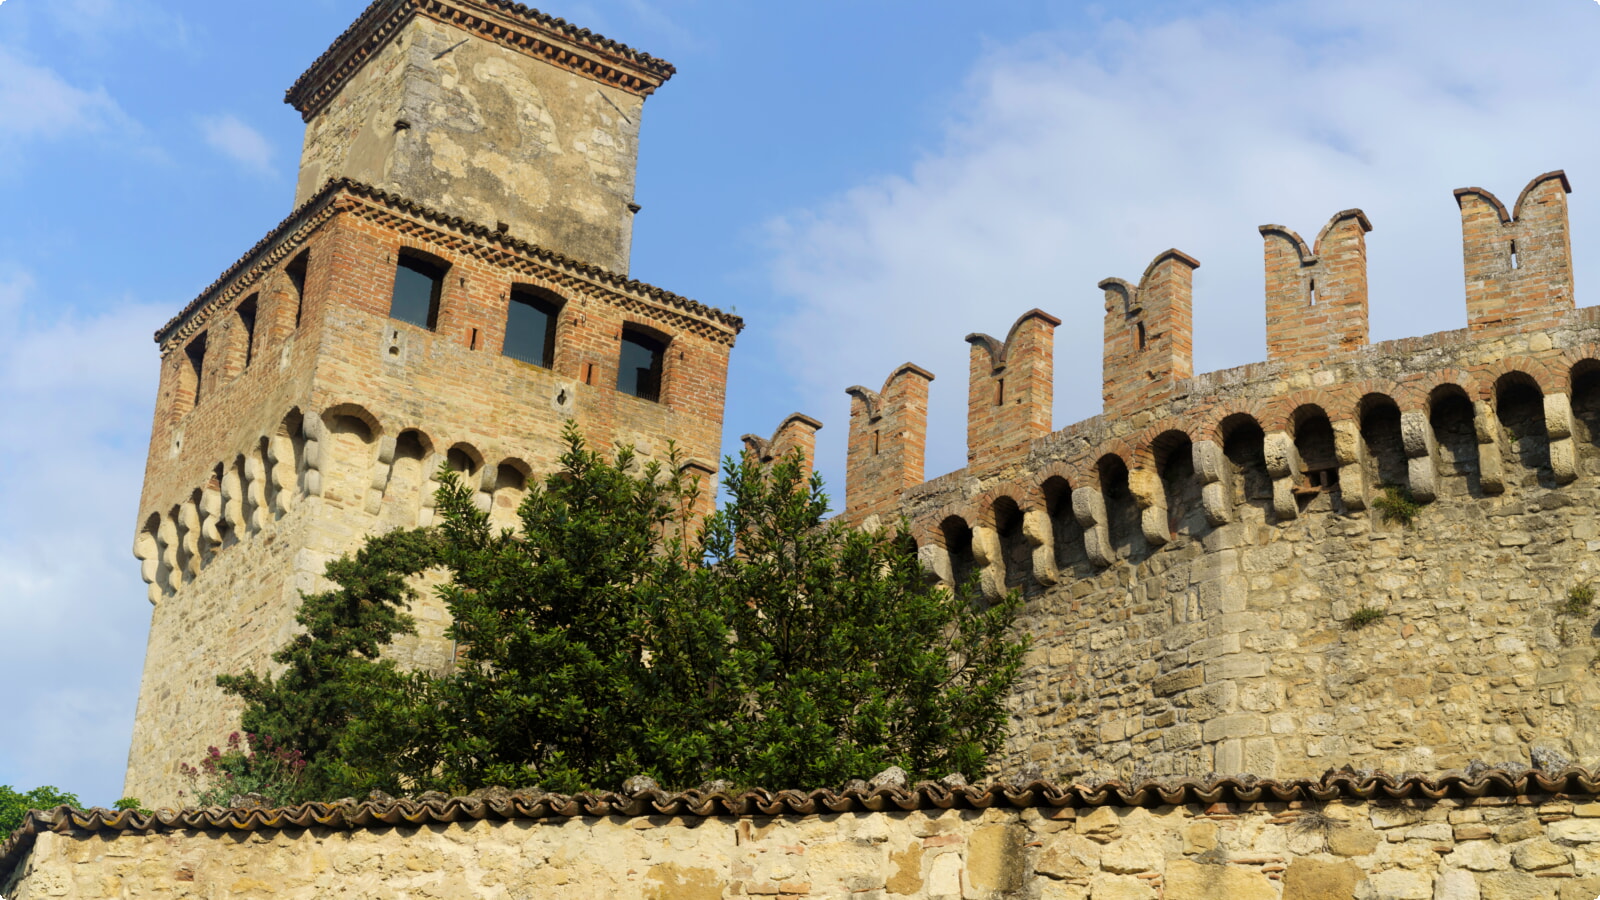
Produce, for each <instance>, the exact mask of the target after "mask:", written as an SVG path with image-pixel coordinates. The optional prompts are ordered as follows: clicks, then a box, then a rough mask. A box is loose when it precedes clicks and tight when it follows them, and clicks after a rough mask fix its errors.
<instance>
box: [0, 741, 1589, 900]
mask: <svg viewBox="0 0 1600 900" xmlns="http://www.w3.org/2000/svg"><path fill="white" fill-rule="evenodd" d="M1541 794H1543V795H1563V796H1569V797H1570V796H1585V797H1592V796H1596V795H1600V772H1595V771H1590V770H1588V769H1582V768H1576V767H1573V768H1567V769H1564V770H1562V771H1559V772H1546V771H1541V770H1539V769H1533V770H1529V771H1520V772H1513V771H1508V770H1505V769H1487V770H1481V771H1479V770H1474V771H1472V772H1470V773H1465V772H1446V773H1444V774H1441V775H1437V776H1432V777H1429V776H1424V775H1405V776H1402V777H1399V778H1396V777H1394V776H1391V775H1386V774H1383V773H1360V772H1353V771H1350V770H1348V769H1346V770H1343V771H1329V772H1328V773H1326V774H1324V775H1323V776H1322V777H1321V778H1318V779H1314V780H1313V779H1295V780H1286V781H1277V780H1274V779H1270V778H1256V777H1254V776H1249V775H1235V776H1227V777H1213V778H1210V779H1198V778H1183V779H1158V780H1151V781H1145V782H1141V783H1139V784H1137V785H1130V784H1125V783H1123V782H1120V781H1108V782H1105V783H1103V784H1097V785H1088V784H1070V785H1067V784H1054V783H1050V782H1044V781H1033V782H1029V783H1027V784H1021V785H1018V784H1011V783H1009V782H1004V781H1000V782H994V783H991V784H988V785H977V786H969V787H961V788H948V787H945V786H944V785H941V784H938V783H936V782H920V783H918V784H917V785H916V786H915V787H913V788H911V789H901V788H888V787H880V788H872V789H868V790H855V789H849V790H842V791H834V790H812V791H799V790H789V791H767V790H750V791H745V792H742V793H737V794H727V793H723V792H720V791H719V792H715V793H702V792H700V791H697V790H688V791H679V792H667V791H655V790H652V791H643V792H640V793H637V794H622V793H615V792H611V791H598V792H594V793H585V794H551V793H544V792H542V791H539V790H537V789H529V790H522V791H511V792H507V793H506V794H505V795H504V796H496V797H489V798H477V797H451V798H446V799H437V798H435V799H429V800H376V801H373V800H369V801H366V802H357V801H354V800H342V801H337V802H334V803H304V804H301V805H299V806H290V807H284V808H278V809H259V808H253V809H224V808H221V807H210V808H207V809H185V810H171V809H162V810H157V811H156V812H154V813H153V814H151V815H140V814H138V813H136V812H132V811H127V810H123V811H112V810H107V809H90V810H77V809H72V808H71V807H66V806H62V807H58V808H56V809H53V810H44V811H35V812H30V813H28V816H27V818H26V819H24V820H23V824H22V827H21V828H20V829H18V830H17V831H16V833H14V834H12V835H11V837H10V838H9V839H8V840H6V842H5V843H4V844H0V881H3V880H4V879H5V877H6V876H7V875H8V874H9V873H10V872H11V870H12V869H13V868H15V867H16V866H17V865H18V864H19V863H21V862H22V859H23V857H24V856H25V855H26V854H27V852H28V850H29V848H30V847H32V846H33V842H34V839H35V838H36V837H37V836H38V835H39V834H41V833H43V832H56V833H61V834H83V833H89V834H94V833H129V834H150V833H158V832H167V831H178V830H190V831H205V832H212V833H225V832H234V831H258V830H262V829H269V830H272V829H284V828H312V827H321V828H331V829H336V830H359V829H365V828H384V827H389V826H394V825H432V824H444V823H450V822H466V821H476V820H482V819H489V820H492V821H512V820H527V819H544V818H551V817H557V818H562V817H566V818H570V817H576V816H625V817H636V816H657V815H666V816H700V817H714V816H753V815H760V816H783V815H793V816H806V815H815V814H825V813H845V812H905V811H912V810H945V809H989V808H999V809H1027V808H1033V807H1051V808H1062V807H1071V808H1086V807H1098V806H1115V807H1141V806H1142V807H1152V806H1178V805H1185V804H1201V805H1210V804H1213V803H1287V802H1291V801H1312V802H1319V803H1320V802H1327V801H1332V800H1376V801H1392V800H1420V801H1425V802H1426V801H1436V800H1444V799H1458V800H1471V799H1474V798H1478V797H1486V796H1497V797H1523V796H1529V795H1541Z"/></svg>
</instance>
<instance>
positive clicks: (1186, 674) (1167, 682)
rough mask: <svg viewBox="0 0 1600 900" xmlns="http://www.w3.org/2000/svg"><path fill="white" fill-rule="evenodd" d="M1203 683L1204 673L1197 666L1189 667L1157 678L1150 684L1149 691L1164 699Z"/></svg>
mask: <svg viewBox="0 0 1600 900" xmlns="http://www.w3.org/2000/svg"><path fill="white" fill-rule="evenodd" d="M1204 683H1205V671H1204V670H1203V669H1202V668H1201V667H1199V666H1191V667H1190V668H1187V669H1179V670H1178V671H1176V672H1168V673H1167V674H1165V675H1161V676H1159V677H1157V678H1156V680H1155V681H1154V682H1152V683H1151V685H1150V689H1151V690H1152V691H1154V692H1155V694H1156V696H1158V697H1166V696H1169V695H1171V694H1176V693H1178V692H1179V691H1186V690H1188V689H1190V688H1196V687H1199V686H1200V685H1202V684H1204Z"/></svg>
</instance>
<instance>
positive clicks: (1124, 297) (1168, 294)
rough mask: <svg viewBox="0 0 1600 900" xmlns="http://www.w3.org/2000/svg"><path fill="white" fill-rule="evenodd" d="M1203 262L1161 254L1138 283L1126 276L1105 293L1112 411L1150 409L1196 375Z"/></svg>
mask: <svg viewBox="0 0 1600 900" xmlns="http://www.w3.org/2000/svg"><path fill="white" fill-rule="evenodd" d="M1199 267H1200V263H1199V262H1198V261H1197V260H1195V259H1194V257H1191V256H1189V255H1187V254H1185V253H1182V252H1180V251H1178V250H1167V251H1166V252H1164V253H1162V254H1160V255H1159V256H1157V257H1156V258H1155V259H1154V260H1153V261H1152V262H1151V263H1150V265H1149V267H1147V268H1146V269H1145V271H1144V275H1143V276H1142V277H1140V279H1139V283H1138V284H1137V285H1133V284H1130V283H1128V282H1126V281H1124V280H1122V279H1121V278H1107V279H1105V280H1104V281H1102V282H1100V289H1101V290H1103V291H1105V298H1106V320H1105V367H1104V379H1103V389H1102V396H1103V397H1104V400H1105V412H1106V414H1107V415H1131V414H1133V413H1138V412H1143V411H1145V410H1148V409H1150V408H1151V407H1152V406H1154V405H1155V404H1157V403H1159V402H1160V401H1162V400H1163V399H1165V398H1166V397H1167V396H1168V395H1169V394H1171V392H1172V390H1173V388H1174V386H1175V385H1177V384H1178V383H1179V382H1181V381H1183V380H1185V379H1188V378H1190V377H1192V376H1193V375H1194V347H1193V342H1194V321H1193V320H1194V312H1193V294H1194V270H1195V269H1198V268H1199Z"/></svg>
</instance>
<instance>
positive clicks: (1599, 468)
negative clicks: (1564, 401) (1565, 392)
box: [1571, 359, 1600, 475]
mask: <svg viewBox="0 0 1600 900" xmlns="http://www.w3.org/2000/svg"><path fill="white" fill-rule="evenodd" d="M1571 374H1572V424H1573V427H1575V428H1577V430H1578V435H1577V437H1578V440H1577V445H1578V447H1577V450H1578V459H1579V465H1580V467H1581V469H1582V470H1583V472H1584V473H1585V474H1588V475H1600V360H1594V359H1585V360H1580V361H1579V362H1578V364H1577V365H1575V366H1573V367H1572V373H1571Z"/></svg>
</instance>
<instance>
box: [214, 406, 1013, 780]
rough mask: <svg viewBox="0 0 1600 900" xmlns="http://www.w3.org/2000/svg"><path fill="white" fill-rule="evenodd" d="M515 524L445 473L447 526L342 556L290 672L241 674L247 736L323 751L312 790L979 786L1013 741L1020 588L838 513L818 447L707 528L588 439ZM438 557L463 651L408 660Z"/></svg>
mask: <svg viewBox="0 0 1600 900" xmlns="http://www.w3.org/2000/svg"><path fill="white" fill-rule="evenodd" d="M566 440H567V450H566V452H565V453H564V454H563V455H562V457H561V468H560V470H559V471H558V472H556V473H554V474H553V475H551V476H550V477H549V478H547V479H546V481H545V483H544V485H543V486H542V488H536V489H534V490H532V491H530V493H529V496H528V497H527V498H526V499H525V501H524V502H523V505H522V507H521V508H520V510H519V518H520V524H521V527H520V529H518V530H517V531H515V532H514V531H511V530H509V529H495V528H493V527H491V525H490V521H489V517H488V515H487V514H486V513H484V512H483V511H482V510H480V509H479V508H478V507H477V506H476V505H475V503H474V502H473V496H472V493H471V492H470V491H469V490H468V489H467V488H466V487H464V486H463V485H462V484H461V483H460V481H459V480H458V479H457V478H455V477H454V475H453V474H449V473H446V474H445V475H444V476H443V477H442V479H441V481H442V486H441V488H440V490H439V492H438V494H437V496H436V510H437V512H438V515H439V518H440V524H439V525H438V526H437V527H434V528H430V529H419V530H413V531H401V532H392V533H390V534H388V535H384V536H381V537H377V538H373V539H372V540H370V541H369V542H368V543H367V545H366V546H365V547H364V548H363V549H362V550H361V551H360V552H359V553H357V554H356V556H355V557H354V558H352V559H347V560H342V561H340V562H338V563H335V564H333V565H330V567H329V577H330V579H331V580H332V581H334V583H335V585H336V587H335V589H334V590H332V591H328V592H325V593H322V594H314V595H309V596H307V597H306V598H305V600H304V603H303V606H302V610H301V612H300V616H299V620H300V621H301V623H302V624H303V625H305V626H306V628H307V631H306V633H305V634H304V635H302V636H301V637H299V638H297V639H296V640H295V641H294V642H292V643H291V644H290V645H289V646H288V647H286V648H285V649H284V650H283V651H280V652H279V653H278V654H277V655H276V656H275V657H274V658H275V659H277V660H278V661H279V662H281V663H284V664H285V666H286V669H285V671H284V673H283V675H282V676H280V677H279V678H278V679H276V680H274V679H271V678H267V677H264V676H256V675H245V676H242V677H231V678H222V679H219V682H220V683H221V684H222V685H223V686H224V688H226V689H227V690H229V691H231V692H233V693H236V694H238V695H240V696H242V697H244V698H245V700H246V701H247V708H246V712H245V715H244V727H245V729H246V730H247V731H251V732H256V733H261V734H267V735H271V736H272V737H273V738H275V739H276V740H277V741H278V743H279V745H281V746H283V747H287V748H292V749H294V750H297V751H299V752H300V753H302V754H303V755H304V757H305V759H306V760H308V761H309V764H310V765H309V768H308V769H307V771H306V773H305V776H306V777H305V778H304V779H303V781H302V784H303V787H304V791H305V792H306V793H307V794H308V795H313V796H314V795H323V796H327V795H329V794H341V793H360V792H364V791H366V790H368V789H372V788H382V789H384V790H389V791H416V790H422V789H428V788H437V789H442V790H446V791H460V790H468V789H472V788H475V787H479V786H483V785H489V784H506V785H516V784H540V785H543V786H545V787H547V788H554V789H562V790H572V789H577V788H582V787H591V786H603V787H614V786H616V785H617V784H618V783H619V782H620V781H621V780H622V779H623V778H625V777H627V776H629V775H633V774H639V773H647V774H651V775H654V776H655V777H656V778H657V779H658V780H660V781H662V782H663V783H665V784H667V785H670V786H691V785H694V784H698V783H700V782H701V781H703V780H706V779H709V778H726V779H729V780H732V781H735V782H739V783H744V784H758V783H759V784H764V785H771V786H781V787H793V786H812V785H819V784H836V783H839V782H841V781H843V780H845V779H847V778H851V777H859V776H867V775H871V774H872V773H874V772H876V771H878V770H880V769H882V768H884V767H886V766H888V765H891V764H898V765H901V766H902V767H904V768H906V769H907V770H908V771H909V772H911V773H913V774H914V775H942V774H945V773H947V772H950V771H961V772H964V773H966V774H969V775H976V774H977V773H978V771H979V770H981V768H982V767H983V764H984V762H985V760H986V758H987V756H988V754H989V753H991V752H993V751H994V750H995V749H996V747H997V746H998V744H999V743H1000V741H1001V740H1002V739H1003V737H1004V722H1005V720H1004V714H1003V708H1002V700H1003V698H1004V695H1005V693H1006V691H1007V689H1008V688H1009V687H1010V685H1011V683H1012V681H1013V680H1014V679H1015V676H1016V673H1017V670H1018V668H1019V666H1020V660H1021V654H1022V651H1023V643H1022V642H1019V641H1013V640H1011V639H1009V638H1008V637H1007V632H1008V628H1009V625H1010V623H1011V621H1012V620H1013V618H1014V616H1015V613H1016V611H1017V608H1018V606H1019V604H1020V602H1021V601H1020V599H1019V598H1018V597H1016V596H1015V595H1012V596H1010V597H1007V598H1005V599H1003V600H1001V601H998V602H996V603H994V604H992V605H991V604H985V603H983V602H981V601H977V600H975V599H974V592H973V591H971V590H970V589H968V590H966V591H964V592H962V593H961V594H959V595H957V594H953V593H952V592H950V591H948V590H945V589H943V588H940V587H936V586H933V585H930V584H929V582H928V581H927V579H926V578H925V577H924V576H923V574H922V572H921V571H920V568H919V566H918V565H917V561H916V558H915V549H914V547H913V546H912V545H911V543H910V541H909V539H907V538H906V537H905V536H904V535H903V534H901V533H900V532H899V531H898V530H895V531H876V532H864V531H859V530H854V529H849V528H846V527H844V526H843V525H840V524H838V523H826V522H824V521H823V516H824V515H825V513H826V511H827V499H826V497H825V496H824V495H823V492H822V482H821V480H820V479H819V478H815V477H813V478H811V479H809V480H807V479H804V478H802V477H801V473H800V465H799V462H798V459H797V458H793V459H788V460H784V461H782V462H780V463H778V464H777V465H775V466H773V467H770V468H763V467H758V466H755V465H753V464H751V463H749V462H735V461H729V462H728V464H727V467H726V469H727V475H726V485H727V488H728V491H729V494H730V497H731V502H730V503H729V504H728V505H727V507H726V508H725V509H724V510H722V511H721V512H718V513H716V514H714V515H712V516H711V517H710V518H709V519H708V520H707V521H706V522H705V523H704V527H703V529H701V531H700V534H699V535H698V538H699V539H698V540H688V539H685V535H687V534H688V532H689V531H690V528H691V524H692V521H691V518H690V516H689V514H688V510H689V508H690V506H691V504H692V501H693V496H694V492H695V489H696V486H695V485H691V484H686V483H685V482H684V481H683V480H682V479H680V478H679V477H678V476H677V475H676V474H674V473H675V471H676V467H675V466H673V465H669V466H666V467H663V466H660V465H657V464H655V463H651V464H647V465H644V466H639V465H637V464H636V460H635V458H634V456H633V454H632V453H631V452H630V451H628V450H622V451H620V452H619V453H618V454H617V455H616V456H615V458H614V459H610V460H608V459H606V458H605V457H604V456H603V455H601V454H600V453H597V452H595V451H592V450H590V449H588V448H587V447H586V446H585V445H584V442H583V440H582V438H581V437H580V436H579V434H578V432H577V430H576V428H573V427H569V429H568V431H567V433H566ZM430 570H438V571H439V573H440V576H441V578H442V579H443V583H442V584H441V586H440V587H438V588H437V591H438V593H439V595H440V597H441V598H442V599H443V600H444V602H445V604H446V606H447V607H448V609H449V611H450V615H451V617H452V623H451V625H450V626H449V630H448V632H447V633H448V636H449V637H450V638H452V639H453V640H455V641H456V644H457V647H458V651H457V657H456V662H455V665H454V666H453V667H452V668H451V669H449V670H448V671H445V672H443V673H425V672H411V673H405V672H400V671H398V670H397V669H396V668H395V667H394V666H393V665H392V664H390V663H389V662H388V661H386V660H384V659H382V658H381V656H380V654H381V652H382V649H383V647H384V646H385V645H386V644H387V643H389V642H390V641H391V640H392V639H393V637H394V636H395V635H397V634H401V633H406V632H407V631H409V630H410V629H411V627H412V625H411V621H410V619H409V617H408V616H407V615H406V614H405V612H404V608H405V604H406V603H407V602H409V600H410V599H411V597H412V596H413V594H412V591H411V589H410V588H409V587H408V584H410V583H412V582H414V581H415V576H416V575H418V574H420V573H423V572H427V571H430Z"/></svg>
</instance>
